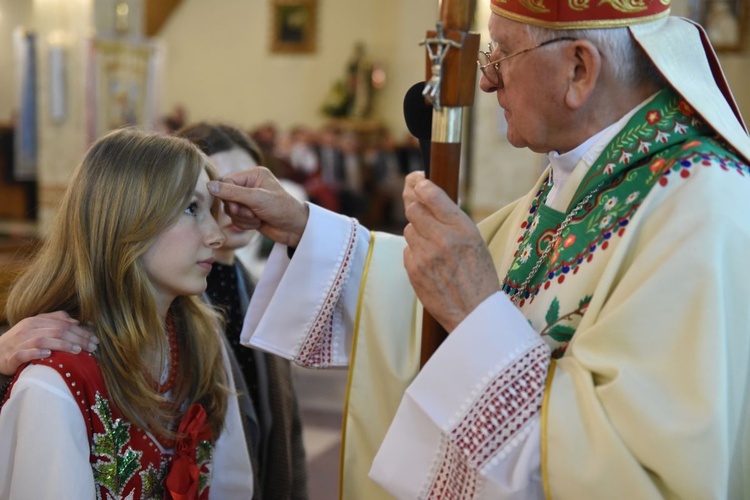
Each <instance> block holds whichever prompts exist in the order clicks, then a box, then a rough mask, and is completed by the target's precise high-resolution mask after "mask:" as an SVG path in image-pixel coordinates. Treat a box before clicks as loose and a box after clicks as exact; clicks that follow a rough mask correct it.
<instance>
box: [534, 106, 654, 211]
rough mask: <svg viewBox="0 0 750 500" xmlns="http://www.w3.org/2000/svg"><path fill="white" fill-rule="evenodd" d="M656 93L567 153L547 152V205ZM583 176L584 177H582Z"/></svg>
mask: <svg viewBox="0 0 750 500" xmlns="http://www.w3.org/2000/svg"><path fill="white" fill-rule="evenodd" d="M656 94H658V92H657V93H655V94H653V95H652V96H650V97H648V98H647V99H646V100H644V101H643V102H642V103H640V104H639V105H638V106H636V107H635V108H633V109H631V110H630V111H629V112H628V113H626V114H625V115H624V116H623V117H622V118H620V119H619V120H617V121H616V122H615V123H613V124H612V125H610V126H608V127H606V128H604V129H602V130H601V131H599V132H597V133H596V134H594V135H592V136H591V137H589V138H588V139H586V140H585V141H584V142H583V143H582V144H580V145H579V146H578V147H576V148H575V149H572V150H570V151H568V152H567V153H563V154H559V153H558V152H557V151H550V152H549V153H547V158H548V159H549V163H550V170H551V171H550V183H551V184H552V188H551V189H550V192H549V194H548V195H547V199H546V200H545V202H544V203H545V205H551V204H552V202H553V201H554V200H555V198H556V197H557V196H558V195H559V194H560V191H561V190H562V188H563V186H565V183H566V182H567V181H568V179H569V178H570V174H571V173H573V170H575V168H576V167H577V166H578V164H579V163H581V162H583V164H584V165H585V169H586V170H588V169H589V168H590V167H591V165H593V164H594V162H595V161H596V159H597V158H598V157H599V155H600V154H602V151H604V148H605V147H607V144H609V141H611V140H612V138H613V137H614V136H615V135H617V133H618V132H619V131H620V130H622V129H623V128H624V127H625V125H627V123H628V121H629V120H630V118H631V117H632V116H633V115H634V114H635V113H636V112H637V111H638V110H639V109H641V108H642V107H643V106H645V105H646V104H648V103H649V102H650V101H651V100H652V99H653V98H654V97H656ZM581 178H582V177H581Z"/></svg>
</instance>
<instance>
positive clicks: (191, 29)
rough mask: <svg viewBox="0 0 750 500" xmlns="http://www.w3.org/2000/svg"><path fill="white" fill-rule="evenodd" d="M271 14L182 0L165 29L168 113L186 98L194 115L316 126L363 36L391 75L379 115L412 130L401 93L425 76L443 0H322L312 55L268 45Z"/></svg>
mask: <svg viewBox="0 0 750 500" xmlns="http://www.w3.org/2000/svg"><path fill="white" fill-rule="evenodd" d="M271 14H272V12H271V2H269V1H259V0H256V1H251V2H248V1H246V0H213V1H211V2H209V1H207V0H183V2H182V4H181V5H180V6H179V7H178V9H177V10H176V12H175V13H174V14H173V15H172V17H171V18H170V19H169V21H168V23H167V24H166V25H165V26H164V28H163V29H162V31H161V33H160V35H159V39H160V40H161V42H162V43H163V44H164V47H165V50H166V58H165V61H166V63H165V72H164V80H165V82H164V83H165V85H164V89H165V92H164V95H163V96H162V99H161V103H162V109H163V111H164V112H167V111H169V110H170V109H171V108H172V106H173V105H175V104H182V105H184V106H185V107H186V108H187V110H188V113H189V117H188V118H189V119H190V120H199V119H216V120H229V121H231V122H233V123H237V124H242V125H248V126H251V125H253V124H257V123H260V122H265V121H268V120H271V121H274V122H276V123H277V125H279V127H280V128H282V129H285V128H288V127H290V126H292V125H294V124H305V125H310V126H317V125H319V124H321V123H322V122H323V121H324V120H325V117H324V116H323V115H322V114H321V113H320V108H321V106H322V104H323V101H324V99H325V96H326V94H327V93H328V91H329V89H330V87H331V85H332V84H333V83H334V81H335V80H336V79H338V78H343V76H344V72H345V66H346V62H347V60H348V59H349V58H350V57H351V55H352V52H353V48H354V45H355V43H356V42H359V41H361V42H364V44H365V45H366V47H367V53H368V55H369V57H370V58H371V59H372V60H373V61H375V62H379V63H381V64H382V65H383V66H384V69H385V71H386V75H387V83H386V86H385V88H384V89H383V90H382V92H381V93H380V95H378V97H377V101H376V117H377V118H379V119H381V120H382V121H383V122H384V123H386V124H387V125H389V126H390V127H391V128H392V129H393V130H394V132H396V131H399V130H405V126H404V125H403V112H402V108H401V105H402V102H403V96H404V93H405V92H406V90H407V89H408V88H409V87H410V86H411V85H412V84H413V83H414V82H416V81H418V80H420V79H421V78H423V73H424V59H423V51H422V49H421V47H419V46H418V43H419V41H420V40H421V39H423V38H424V34H425V31H426V30H427V29H428V28H429V27H430V25H434V23H435V19H436V16H437V2H436V1H434V0H410V1H408V2H403V1H398V0H358V1H351V0H325V1H322V0H319V1H318V25H317V32H318V38H317V49H316V51H315V52H314V53H312V54H274V53H271V52H270V50H269V44H270V37H271V34H270V25H271Z"/></svg>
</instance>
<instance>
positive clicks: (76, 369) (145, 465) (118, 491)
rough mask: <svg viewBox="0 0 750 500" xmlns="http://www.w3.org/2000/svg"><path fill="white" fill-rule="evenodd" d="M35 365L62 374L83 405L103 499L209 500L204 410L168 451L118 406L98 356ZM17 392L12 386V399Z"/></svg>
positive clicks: (61, 357)
mask: <svg viewBox="0 0 750 500" xmlns="http://www.w3.org/2000/svg"><path fill="white" fill-rule="evenodd" d="M31 363H32V364H38V365H44V366H49V367H50V368H52V369H54V370H55V371H57V372H58V373H59V374H60V376H61V377H62V378H63V380H65V383H66V384H67V385H68V389H70V392H71V394H72V395H73V398H74V399H75V400H76V402H77V403H78V407H79V409H80V410H81V415H82V416H83V420H84V422H85V423H86V428H87V430H88V437H89V446H90V450H91V453H90V461H91V470H92V472H93V474H94V483H95V485H96V496H97V498H98V499H101V498H143V499H164V498H166V499H170V498H171V499H180V500H183V499H184V500H187V499H201V500H204V499H207V498H208V492H209V482H210V477H211V457H212V454H213V442H212V441H211V440H210V429H209V428H208V426H207V424H206V414H205V411H204V410H203V407H202V406H200V405H197V404H196V405H193V406H191V407H190V408H189V409H188V411H187V413H186V415H185V417H184V418H183V421H182V423H180V426H179V431H180V433H181V435H182V437H181V438H179V439H178V441H177V442H176V443H175V445H174V452H162V451H161V448H160V447H159V445H158V444H157V442H156V441H155V440H154V438H152V437H151V436H150V435H149V434H148V433H146V431H144V430H143V429H141V428H140V427H137V426H135V425H133V424H132V423H130V422H129V421H127V420H125V418H124V417H123V416H122V414H121V413H120V411H119V410H118V409H117V408H116V407H115V406H114V404H113V403H112V401H111V400H110V398H109V392H108V391H107V387H106V385H105V383H104V377H103V375H102V371H101V369H100V367H99V363H98V361H97V359H96V358H95V357H94V356H92V355H91V354H89V353H81V354H78V355H73V354H69V353H63V352H54V353H53V354H52V356H50V357H48V358H46V359H42V360H35V361H32V362H31ZM18 373H20V370H19V372H18ZM17 377H18V375H16V378H17ZM13 382H14V383H15V379H14V381H13ZM12 390H13V386H12V385H11V387H10V390H9V391H8V394H7V395H6V399H7V398H8V397H10V394H11V392H12Z"/></svg>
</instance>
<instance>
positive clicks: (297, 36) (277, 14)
mask: <svg viewBox="0 0 750 500" xmlns="http://www.w3.org/2000/svg"><path fill="white" fill-rule="evenodd" d="M317 3H318V2H317V0H271V52H277V53H302V54H304V53H312V52H315V42H316V37H317V32H316V31H317V14H318V13H317V10H318V5H317Z"/></svg>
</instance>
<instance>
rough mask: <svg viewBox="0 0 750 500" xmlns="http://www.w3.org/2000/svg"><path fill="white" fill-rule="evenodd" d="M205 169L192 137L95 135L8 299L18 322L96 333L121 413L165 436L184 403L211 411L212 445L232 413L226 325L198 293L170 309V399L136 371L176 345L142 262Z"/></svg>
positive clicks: (185, 203)
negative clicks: (35, 319)
mask: <svg viewBox="0 0 750 500" xmlns="http://www.w3.org/2000/svg"><path fill="white" fill-rule="evenodd" d="M204 169H206V170H207V171H208V172H209V175H211V173H212V170H211V168H210V167H209V163H208V161H207V158H206V157H205V155H203V153H201V152H200V151H199V150H198V149H197V148H196V147H195V146H194V145H193V144H192V143H190V142H189V141H187V140H185V139H181V138H177V137H168V136H165V135H159V134H148V133H145V132H141V131H138V130H135V129H123V130H118V131H115V132H111V133H109V134H108V135H106V136H104V137H103V138H101V139H99V140H98V141H97V142H96V143H94V144H93V145H92V146H91V148H90V149H89V150H88V152H87V153H86V155H85V156H84V158H83V160H82V162H81V163H80V165H78V167H77V168H76V170H75V173H74V174H73V178H72V180H71V182H70V185H69V186H68V189H67V192H66V194H65V197H64V199H63V202H62V206H61V207H60V210H59V211H58V213H57V216H56V218H55V220H54V222H53V224H52V226H51V230H50V232H49V235H48V236H47V237H46V238H45V240H44V243H43V245H42V247H41V249H40V251H39V252H38V254H37V255H36V257H35V258H34V260H33V261H32V262H31V263H30V264H29V267H28V269H27V270H26V271H25V272H24V273H23V274H22V275H21V276H20V277H19V279H18V280H17V281H16V283H15V284H14V286H13V288H12V290H11V292H10V296H9V299H8V303H7V315H8V319H9V321H10V323H11V325H12V324H15V323H16V322H18V321H20V320H21V319H23V318H26V317H29V316H34V315H37V314H41V313H46V312H51V311H56V310H64V311H67V312H68V313H69V314H70V315H71V316H72V317H74V318H76V319H78V320H79V321H80V322H81V323H82V324H86V325H89V326H90V327H91V328H92V329H93V330H94V332H95V333H96V335H97V337H98V338H99V341H100V343H99V348H98V349H97V356H98V357H99V361H100V366H101V369H102V372H103V373H104V379H105V381H106V384H107V389H108V391H109V394H110V396H111V398H112V400H113V401H114V403H115V404H116V406H117V408H118V409H119V410H120V411H121V412H122V413H123V414H124V416H125V417H126V418H127V419H128V420H130V421H131V422H133V423H135V424H137V425H139V426H140V427H142V428H144V429H147V430H149V431H151V432H152V433H154V434H155V435H157V436H159V437H163V438H165V439H171V438H173V437H174V436H175V434H174V424H175V423H176V422H177V421H178V420H179V418H180V411H181V409H182V408H184V407H183V406H182V404H183V403H188V404H192V403H201V404H203V406H204V408H205V409H206V412H207V414H208V419H209V424H210V425H211V429H212V431H213V435H214V437H218V435H219V433H220V432H221V428H222V424H223V421H224V414H225V412H226V404H227V391H226V380H225V374H224V370H223V364H222V358H221V345H220V338H219V336H218V334H217V331H218V328H219V323H218V320H217V316H216V314H215V313H214V312H213V311H212V309H210V308H209V307H208V306H206V305H205V304H204V303H203V302H201V301H200V300H199V299H198V298H196V297H178V298H177V299H175V301H174V302H173V303H172V305H171V307H170V311H169V314H170V315H171V317H172V318H173V319H174V322H175V327H176V331H177V332H178V333H177V337H178V346H179V360H180V362H179V363H178V373H177V384H176V387H175V388H174V389H173V392H172V395H171V397H170V400H171V401H167V400H165V398H164V397H163V396H162V395H160V394H159V393H158V392H157V391H156V389H155V388H154V387H152V382H151V379H150V377H149V375H148V374H147V372H146V370H145V369H142V370H138V369H134V367H142V366H143V361H142V360H143V359H145V355H146V354H147V353H149V352H153V351H152V349H154V348H158V349H168V346H167V342H166V336H165V335H164V331H165V325H164V324H163V320H162V319H161V318H160V317H159V314H158V312H157V305H156V301H155V294H154V289H153V286H152V284H151V282H150V281H149V279H148V277H147V274H146V272H145V269H144V266H143V263H142V259H141V256H142V255H143V253H144V252H145V251H146V250H147V249H148V248H149V246H150V245H151V243H152V242H153V241H154V238H155V237H156V236H158V235H159V234H160V233H161V232H162V231H164V230H165V229H166V228H168V227H169V226H170V225H171V224H172V223H173V222H174V221H175V220H176V219H177V217H178V216H179V214H180V213H182V211H183V210H184V209H185V207H187V206H188V204H189V203H190V200H191V197H192V195H193V192H194V190H195V185H196V182H197V181H198V176H199V175H200V173H201V171H203V170H204ZM157 352H163V351H157ZM170 369H173V368H170Z"/></svg>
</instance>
